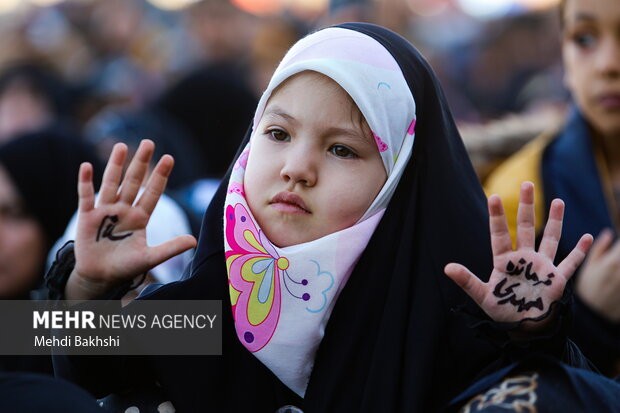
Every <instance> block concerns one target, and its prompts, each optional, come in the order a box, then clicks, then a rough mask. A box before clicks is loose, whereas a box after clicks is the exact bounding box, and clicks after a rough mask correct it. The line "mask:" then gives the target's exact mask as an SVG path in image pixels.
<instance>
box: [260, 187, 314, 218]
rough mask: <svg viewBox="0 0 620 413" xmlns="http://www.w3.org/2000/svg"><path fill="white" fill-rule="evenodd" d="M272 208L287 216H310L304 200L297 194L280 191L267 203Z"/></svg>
mask: <svg viewBox="0 0 620 413" xmlns="http://www.w3.org/2000/svg"><path fill="white" fill-rule="evenodd" d="M269 205H271V206H272V207H273V208H275V209H276V210H278V211H280V212H285V213H289V214H311V212H310V210H309V209H308V207H307V206H306V204H305V203H304V200H303V199H302V198H301V197H300V196H299V195H297V194H294V193H292V192H288V191H282V192H280V193H279V194H277V195H276V196H274V197H273V198H272V199H271V202H269Z"/></svg>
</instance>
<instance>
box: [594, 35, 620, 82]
mask: <svg viewBox="0 0 620 413" xmlns="http://www.w3.org/2000/svg"><path fill="white" fill-rule="evenodd" d="M596 63H597V66H598V68H599V70H600V71H601V73H603V74H604V75H605V76H608V77H613V78H617V77H620V40H618V39H616V38H613V39H612V38H607V39H606V40H605V41H604V42H603V43H602V44H601V47H600V49H599V53H598V56H597V57H596Z"/></svg>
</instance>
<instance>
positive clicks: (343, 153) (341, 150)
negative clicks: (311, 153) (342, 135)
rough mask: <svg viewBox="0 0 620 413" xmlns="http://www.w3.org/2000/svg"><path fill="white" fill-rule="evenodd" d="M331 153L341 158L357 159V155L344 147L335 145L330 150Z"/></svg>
mask: <svg viewBox="0 0 620 413" xmlns="http://www.w3.org/2000/svg"><path fill="white" fill-rule="evenodd" d="M330 152H331V153H333V154H334V155H336V156H337V157H339V158H355V157H357V154H356V153H355V152H353V151H352V150H351V149H349V148H347V147H346V146H344V145H334V146H332V147H331V148H330Z"/></svg>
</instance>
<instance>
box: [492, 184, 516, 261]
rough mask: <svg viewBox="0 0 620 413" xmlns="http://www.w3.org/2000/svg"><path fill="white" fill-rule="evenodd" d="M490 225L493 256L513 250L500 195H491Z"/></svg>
mask: <svg viewBox="0 0 620 413" xmlns="http://www.w3.org/2000/svg"><path fill="white" fill-rule="evenodd" d="M489 227H490V229H491V248H492V249H493V256H494V257H496V256H499V255H502V254H504V253H506V252H510V251H512V240H511V239H510V232H509V231H508V223H507V222H506V214H505V212H504V206H503V205H502V200H501V199H500V197H499V196H498V195H491V196H490V197H489Z"/></svg>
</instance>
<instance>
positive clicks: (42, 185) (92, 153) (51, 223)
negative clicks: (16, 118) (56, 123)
mask: <svg viewBox="0 0 620 413" xmlns="http://www.w3.org/2000/svg"><path fill="white" fill-rule="evenodd" d="M82 162H90V163H91V164H93V172H94V181H95V185H96V187H97V186H98V184H99V183H100V182H101V177H102V175H103V162H102V161H101V160H100V159H99V157H98V155H97V152H96V150H95V149H94V147H92V146H91V145H89V144H87V143H85V142H83V141H82V139H81V137H79V136H76V135H74V134H71V133H68V132H67V131H65V130H62V129H56V128H51V129H43V130H40V131H37V132H32V133H28V134H25V135H22V136H20V137H17V138H16V139H14V140H12V141H10V142H8V143H6V144H4V145H2V146H1V147H0V164H2V166H3V167H4V168H5V169H6V170H7V172H8V174H9V176H10V178H11V180H12V181H13V183H14V184H15V187H16V188H17V190H18V192H19V194H20V196H21V197H22V199H23V201H24V204H25V205H24V206H25V207H26V209H27V211H28V212H29V213H30V214H32V216H33V217H34V218H35V219H36V220H37V221H38V222H39V224H41V228H42V229H43V231H44V233H45V236H46V238H47V239H46V241H47V246H48V249H49V248H50V247H51V246H52V245H53V243H54V242H56V240H57V239H58V238H60V236H61V235H62V234H63V233H64V231H65V228H66V226H67V224H68V223H69V220H70V219H71V217H72V216H73V213H74V212H75V210H76V208H77V204H78V196H77V190H76V188H77V176H78V170H79V168H80V164H81V163H82Z"/></svg>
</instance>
